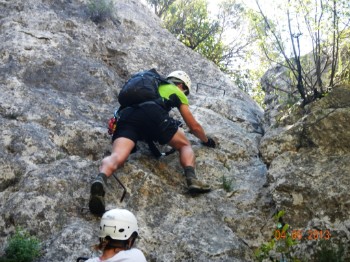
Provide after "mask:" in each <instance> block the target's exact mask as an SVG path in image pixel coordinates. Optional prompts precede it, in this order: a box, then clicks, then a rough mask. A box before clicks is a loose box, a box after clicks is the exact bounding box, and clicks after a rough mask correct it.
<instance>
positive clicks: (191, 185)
mask: <svg viewBox="0 0 350 262" xmlns="http://www.w3.org/2000/svg"><path fill="white" fill-rule="evenodd" d="M186 181H187V186H188V192H189V193H190V194H201V193H208V192H210V191H211V188H210V186H209V185H207V184H204V183H203V182H201V181H199V180H198V179H196V178H187V179H186Z"/></svg>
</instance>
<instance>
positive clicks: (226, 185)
mask: <svg viewBox="0 0 350 262" xmlns="http://www.w3.org/2000/svg"><path fill="white" fill-rule="evenodd" d="M222 187H223V189H224V190H225V191H226V192H231V191H232V189H233V179H227V178H226V177H225V176H222Z"/></svg>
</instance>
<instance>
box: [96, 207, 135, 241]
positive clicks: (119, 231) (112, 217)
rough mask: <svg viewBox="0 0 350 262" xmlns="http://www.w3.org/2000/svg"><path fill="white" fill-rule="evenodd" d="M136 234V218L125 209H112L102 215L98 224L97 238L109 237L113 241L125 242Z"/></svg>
mask: <svg viewBox="0 0 350 262" xmlns="http://www.w3.org/2000/svg"><path fill="white" fill-rule="evenodd" d="M134 232H136V233H137V234H138V233H139V227H138V225H137V220H136V217H135V216H134V215H133V213H131V212H130V211H128V210H126V209H112V210H109V211H107V212H106V213H104V214H103V216H102V218H101V223H100V233H99V237H101V238H105V237H107V236H109V237H110V238H112V239H115V240H127V239H129V238H130V236H131V235H132V234H133V233H134Z"/></svg>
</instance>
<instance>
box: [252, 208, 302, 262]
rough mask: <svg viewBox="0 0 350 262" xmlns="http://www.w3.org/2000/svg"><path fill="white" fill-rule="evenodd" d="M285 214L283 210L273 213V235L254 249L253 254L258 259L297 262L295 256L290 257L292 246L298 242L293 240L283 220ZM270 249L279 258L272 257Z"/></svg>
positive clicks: (275, 261)
mask: <svg viewBox="0 0 350 262" xmlns="http://www.w3.org/2000/svg"><path fill="white" fill-rule="evenodd" d="M284 215H285V211H283V210H282V211H279V212H278V213H277V214H275V215H274V217H273V218H274V221H275V223H276V228H275V229H274V230H273V232H272V234H273V237H272V239H271V240H270V241H268V242H267V243H263V244H261V246H260V247H259V248H258V249H257V250H255V252H254V255H255V258H256V259H257V260H258V261H263V260H264V259H267V258H269V259H270V261H274V262H279V261H293V262H298V261H299V260H298V259H297V258H294V257H292V255H291V252H292V247H293V246H294V245H296V244H297V243H298V242H297V241H296V240H293V238H292V236H291V234H290V233H289V231H288V230H289V225H288V224H286V223H284V222H283V219H282V217H283V216H284ZM271 251H274V252H275V253H276V255H278V256H279V258H276V257H272V256H271Z"/></svg>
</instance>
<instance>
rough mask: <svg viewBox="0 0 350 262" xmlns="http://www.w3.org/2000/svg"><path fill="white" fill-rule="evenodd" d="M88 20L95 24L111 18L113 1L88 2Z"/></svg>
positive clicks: (90, 0)
mask: <svg viewBox="0 0 350 262" xmlns="http://www.w3.org/2000/svg"><path fill="white" fill-rule="evenodd" d="M88 8H89V16H90V19H91V20H92V21H93V22H95V23H101V22H103V21H105V20H106V19H108V18H113V11H114V2H113V0H89V3H88Z"/></svg>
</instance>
